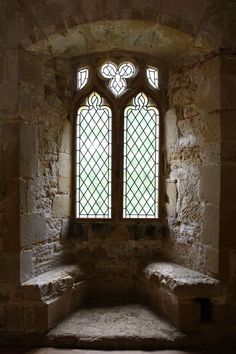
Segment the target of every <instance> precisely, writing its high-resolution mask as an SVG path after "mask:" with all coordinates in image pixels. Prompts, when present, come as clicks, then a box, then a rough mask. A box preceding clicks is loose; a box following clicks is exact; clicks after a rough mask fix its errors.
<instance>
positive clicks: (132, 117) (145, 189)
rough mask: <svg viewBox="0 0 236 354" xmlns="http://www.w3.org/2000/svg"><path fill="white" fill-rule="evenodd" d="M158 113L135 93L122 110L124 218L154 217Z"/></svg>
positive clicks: (143, 95)
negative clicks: (129, 103) (130, 102)
mask: <svg viewBox="0 0 236 354" xmlns="http://www.w3.org/2000/svg"><path fill="white" fill-rule="evenodd" d="M158 156H159V112H158V110H157V108H156V107H155V105H154V104H153V102H152V101H151V100H150V99H148V97H147V96H146V95H145V94H144V93H143V92H141V93H139V94H138V95H137V96H136V97H135V98H134V99H133V102H132V104H131V105H129V106H127V107H126V108H125V111H124V185H123V217H124V218H157V217H158Z"/></svg>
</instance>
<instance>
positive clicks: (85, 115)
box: [76, 92, 112, 219]
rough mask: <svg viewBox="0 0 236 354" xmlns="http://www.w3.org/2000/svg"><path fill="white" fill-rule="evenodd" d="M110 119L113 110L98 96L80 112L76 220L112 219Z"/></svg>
mask: <svg viewBox="0 0 236 354" xmlns="http://www.w3.org/2000/svg"><path fill="white" fill-rule="evenodd" d="M111 119H112V113H111V109H110V107H109V106H108V105H107V103H106V102H105V100H104V99H102V97H101V96H100V95H99V94H98V93H96V92H92V94H91V95H90V96H89V97H88V99H87V100H86V102H85V104H84V105H83V106H81V107H80V108H79V110H78V115H77V127H76V193H77V198H76V199H77V202H76V216H77V217H81V218H95V219H96V218H110V217H111V143H112V141H111V140H112V137H111Z"/></svg>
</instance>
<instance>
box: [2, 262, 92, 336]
mask: <svg viewBox="0 0 236 354" xmlns="http://www.w3.org/2000/svg"><path fill="white" fill-rule="evenodd" d="M84 295H85V284H84V277H83V273H82V272H81V270H80V268H79V267H78V266H76V265H65V266H59V267H57V268H55V269H53V270H51V271H48V272H46V273H43V274H41V275H38V276H36V277H34V278H32V279H30V280H28V281H26V282H24V283H22V284H21V286H20V287H19V288H18V289H17V290H16V294H15V300H14V303H13V304H12V305H11V306H10V307H9V308H8V323H7V328H8V329H9V330H10V331H12V330H13V329H14V330H15V331H17V332H22V331H24V332H38V333H39V332H41V333H43V332H46V331H48V330H49V329H50V328H52V327H54V326H55V325H56V324H57V322H58V321H59V320H61V319H63V318H64V317H66V316H67V315H68V314H70V313H71V312H72V311H73V310H75V309H76V308H77V307H78V306H79V305H80V304H81V303H82V302H83V300H84Z"/></svg>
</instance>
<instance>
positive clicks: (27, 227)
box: [20, 214, 46, 247]
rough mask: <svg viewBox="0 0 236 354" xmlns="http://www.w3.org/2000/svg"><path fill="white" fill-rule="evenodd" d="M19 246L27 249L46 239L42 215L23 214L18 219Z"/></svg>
mask: <svg viewBox="0 0 236 354" xmlns="http://www.w3.org/2000/svg"><path fill="white" fill-rule="evenodd" d="M20 223H21V245H22V246H23V247H29V246H32V245H34V244H37V243H39V242H41V241H44V240H45V239H46V223H45V218H44V216H43V215H40V214H24V215H21V217H20Z"/></svg>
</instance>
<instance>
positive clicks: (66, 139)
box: [60, 120, 73, 154]
mask: <svg viewBox="0 0 236 354" xmlns="http://www.w3.org/2000/svg"><path fill="white" fill-rule="evenodd" d="M72 136H73V134H72V124H71V122H70V121H69V120H66V121H65V122H64V125H63V132H62V139H61V146H60V152H62V153H66V154H71V144H72Z"/></svg>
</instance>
